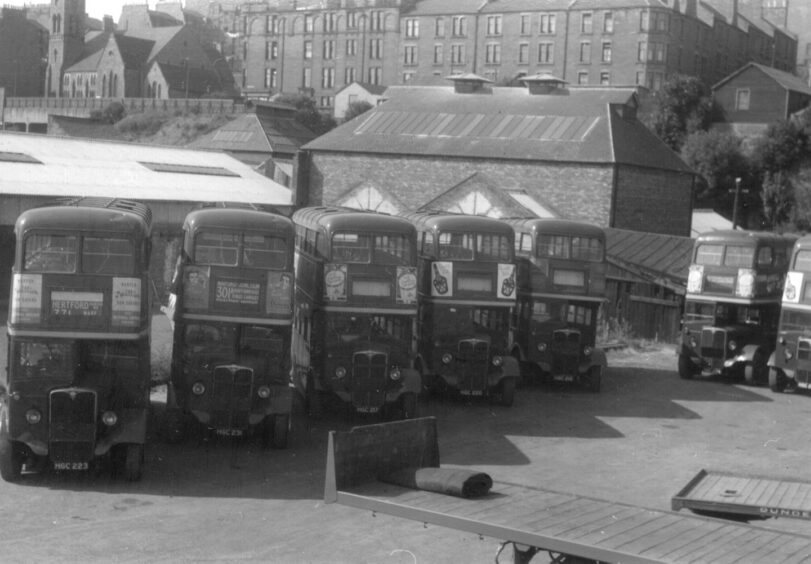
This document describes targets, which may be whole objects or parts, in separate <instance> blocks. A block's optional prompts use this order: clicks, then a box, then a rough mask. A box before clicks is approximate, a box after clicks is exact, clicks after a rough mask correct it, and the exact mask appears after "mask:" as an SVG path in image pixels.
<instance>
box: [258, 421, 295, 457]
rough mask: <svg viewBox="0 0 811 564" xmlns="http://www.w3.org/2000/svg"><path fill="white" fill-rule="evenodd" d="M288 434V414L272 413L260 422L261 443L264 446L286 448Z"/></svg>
mask: <svg viewBox="0 0 811 564" xmlns="http://www.w3.org/2000/svg"><path fill="white" fill-rule="evenodd" d="M289 434H290V416H289V415H287V414H285V415H272V416H268V417H266V418H265V421H264V422H263V423H262V445H263V446H264V447H266V448H267V447H269V446H270V447H273V448H279V449H281V448H287V443H288V437H289Z"/></svg>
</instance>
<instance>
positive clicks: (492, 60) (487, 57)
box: [484, 43, 501, 65]
mask: <svg viewBox="0 0 811 564" xmlns="http://www.w3.org/2000/svg"><path fill="white" fill-rule="evenodd" d="M484 62H485V63H487V64H490V65H494V64H498V63H500V62H501V44H499V43H488V44H487V45H486V47H485V54H484Z"/></svg>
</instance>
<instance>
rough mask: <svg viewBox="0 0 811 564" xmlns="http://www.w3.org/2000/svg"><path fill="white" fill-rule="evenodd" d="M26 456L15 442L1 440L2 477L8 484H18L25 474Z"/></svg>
mask: <svg viewBox="0 0 811 564" xmlns="http://www.w3.org/2000/svg"><path fill="white" fill-rule="evenodd" d="M24 458H25V457H24V456H23V453H22V450H21V449H20V447H18V446H17V444H16V443H15V442H14V441H10V440H8V439H0V477H2V478H3V480H5V481H6V482H16V481H17V480H19V479H20V475H21V474H22V472H23V462H24Z"/></svg>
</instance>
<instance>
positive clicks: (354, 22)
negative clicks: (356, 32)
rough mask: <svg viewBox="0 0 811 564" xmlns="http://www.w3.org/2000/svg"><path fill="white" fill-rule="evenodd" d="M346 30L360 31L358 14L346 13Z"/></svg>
mask: <svg viewBox="0 0 811 564" xmlns="http://www.w3.org/2000/svg"><path fill="white" fill-rule="evenodd" d="M346 29H358V13H357V12H347V13H346Z"/></svg>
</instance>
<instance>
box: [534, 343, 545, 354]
mask: <svg viewBox="0 0 811 564" xmlns="http://www.w3.org/2000/svg"><path fill="white" fill-rule="evenodd" d="M535 348H536V349H538V352H546V343H538V344H537V345H535Z"/></svg>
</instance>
